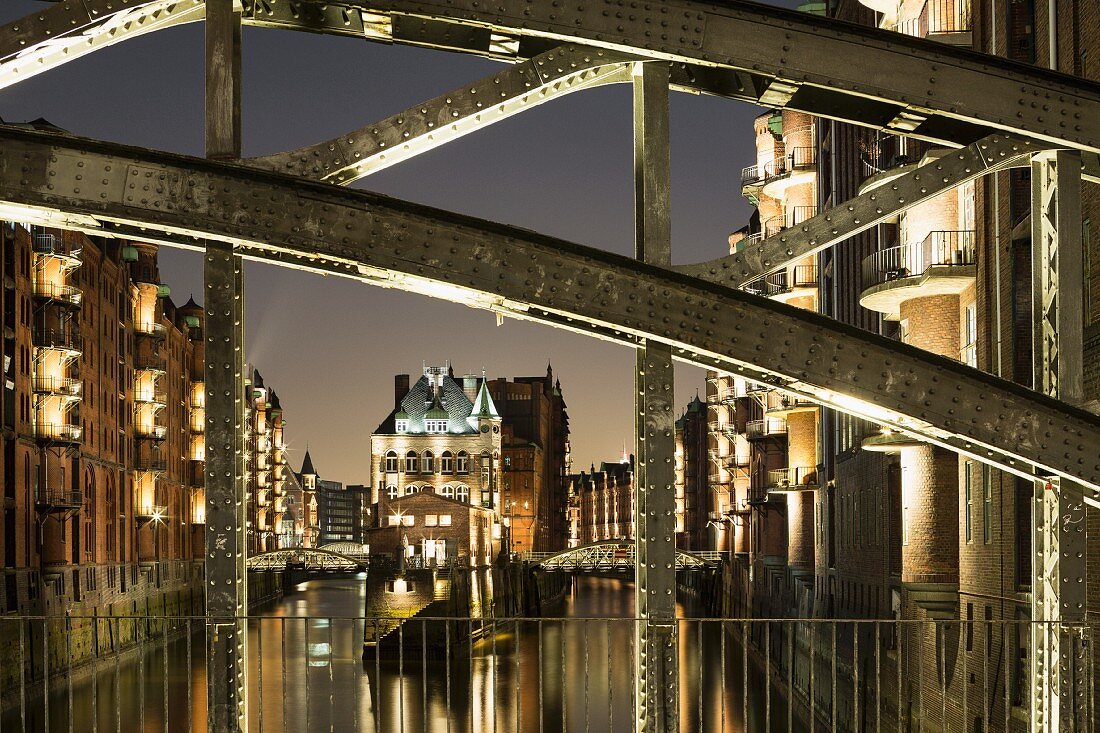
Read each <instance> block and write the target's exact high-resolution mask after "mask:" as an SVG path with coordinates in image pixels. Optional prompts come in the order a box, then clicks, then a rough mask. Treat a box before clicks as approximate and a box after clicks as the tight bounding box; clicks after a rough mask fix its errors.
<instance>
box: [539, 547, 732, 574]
mask: <svg viewBox="0 0 1100 733" xmlns="http://www.w3.org/2000/svg"><path fill="white" fill-rule="evenodd" d="M636 553H637V545H636V543H635V542H634V541H633V540H604V541H602V542H593V543H591V544H588V545H581V546H580V547H571V548H569V549H568V550H564V551H562V552H525V553H523V554H521V555H520V559H521V560H523V561H524V562H527V563H530V564H531V565H532V567H533V568H534V569H540V570H546V571H553V572H565V573H593V574H603V573H616V574H617V573H633V572H634V563H635V556H636ZM720 562H721V553H719V552H714V551H701V552H692V551H688V550H681V549H677V550H676V570H677V571H681V570H690V571H702V570H710V569H713V568H716V567H717V566H718V565H719V563H720Z"/></svg>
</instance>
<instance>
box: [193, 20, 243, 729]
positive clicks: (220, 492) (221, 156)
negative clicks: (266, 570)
mask: <svg viewBox="0 0 1100 733" xmlns="http://www.w3.org/2000/svg"><path fill="white" fill-rule="evenodd" d="M206 151H207V156H208V157H209V158H212V159H216V160H233V159H236V158H239V157H240V152H241V15H240V12H239V8H238V7H235V2H234V0H209V2H208V3H207V19H206ZM203 279H204V282H205V291H206V292H205V300H206V303H205V312H206V318H205V326H204V333H205V336H206V365H205V378H206V385H205V386H206V419H207V426H206V478H205V491H206V502H207V510H206V617H207V632H206V637H207V650H208V659H209V662H208V664H209V670H210V673H209V674H208V675H207V711H208V712H207V729H208V730H209V731H210V733H244V732H245V731H247V729H248V679H247V678H248V665H247V659H248V654H247V639H248V629H247V625H246V622H245V619H244V617H245V615H246V614H247V612H248V573H247V569H246V555H247V550H248V548H247V541H246V537H245V526H246V516H247V502H248V498H247V487H246V485H245V452H246V446H245V443H244V435H245V426H244V418H245V399H244V267H243V263H242V261H241V258H240V257H239V256H238V255H237V254H236V253H234V251H233V245H232V244H231V243H229V242H225V241H222V240H217V239H214V240H207V242H206V252H205V255H204V268H203Z"/></svg>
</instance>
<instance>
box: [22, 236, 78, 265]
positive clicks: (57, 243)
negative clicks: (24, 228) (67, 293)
mask: <svg viewBox="0 0 1100 733" xmlns="http://www.w3.org/2000/svg"><path fill="white" fill-rule="evenodd" d="M31 247H32V248H33V250H34V253H35V254H36V255H42V256H44V257H57V258H58V259H61V260H62V261H63V264H64V265H65V266H66V267H69V268H73V267H78V266H79V265H80V255H81V250H80V248H79V247H74V248H72V249H69V247H68V245H66V244H65V240H64V239H62V238H61V237H59V236H57V235H56V234H35V235H34V239H33V240H32V242H31Z"/></svg>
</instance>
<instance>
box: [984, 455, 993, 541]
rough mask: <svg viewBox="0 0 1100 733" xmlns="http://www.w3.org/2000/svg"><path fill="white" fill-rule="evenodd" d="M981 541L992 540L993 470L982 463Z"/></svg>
mask: <svg viewBox="0 0 1100 733" xmlns="http://www.w3.org/2000/svg"><path fill="white" fill-rule="evenodd" d="M982 541H983V542H985V544H987V545H988V544H989V543H990V542H992V541H993V471H991V470H990V468H989V466H987V465H985V464H982Z"/></svg>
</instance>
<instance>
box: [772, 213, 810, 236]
mask: <svg viewBox="0 0 1100 733" xmlns="http://www.w3.org/2000/svg"><path fill="white" fill-rule="evenodd" d="M814 216H817V207H816V206H791V207H788V208H787V210H786V211H785V212H783V213H782V214H780V215H779V216H773V217H772V218H770V219H768V220H767V221H765V222H764V237H765V238H767V237H774V236H775V235H776V234H779V232H781V231H783V230H784V229H790V228H791V227H796V226H798V225H799V224H801V223H802V222H804V221H806V220H807V219H811V218H813V217H814Z"/></svg>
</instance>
